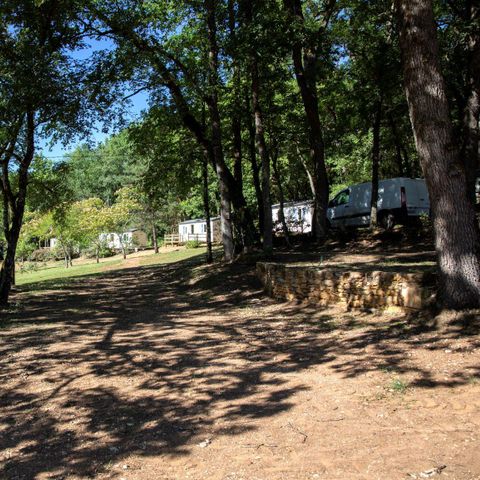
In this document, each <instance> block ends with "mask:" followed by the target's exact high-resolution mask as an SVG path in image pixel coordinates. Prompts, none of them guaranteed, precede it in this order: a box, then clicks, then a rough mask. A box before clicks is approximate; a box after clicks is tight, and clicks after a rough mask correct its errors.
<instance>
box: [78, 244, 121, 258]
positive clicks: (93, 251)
mask: <svg viewBox="0 0 480 480" xmlns="http://www.w3.org/2000/svg"><path fill="white" fill-rule="evenodd" d="M115 254H116V252H115V250H114V249H113V248H110V247H108V246H107V245H102V246H101V247H100V249H99V251H98V256H99V257H100V258H108V257H113V256H114V255H115ZM83 255H84V256H85V257H86V258H97V247H89V248H87V249H86V250H84V251H83Z"/></svg>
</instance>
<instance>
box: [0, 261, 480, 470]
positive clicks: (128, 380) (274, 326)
mask: <svg viewBox="0 0 480 480" xmlns="http://www.w3.org/2000/svg"><path fill="white" fill-rule="evenodd" d="M41 288H47V290H41ZM18 300H19V302H20V307H19V308H18V309H17V310H16V311H13V312H11V313H10V314H9V318H8V323H7V324H6V325H5V326H4V328H3V330H1V331H0V335H1V337H0V338H1V344H0V372H1V373H0V378H1V381H2V384H3V387H2V390H3V393H2V395H1V398H0V408H1V411H2V415H1V416H0V428H1V430H0V451H1V452H3V455H4V461H3V467H2V468H3V473H1V474H0V476H2V478H7V479H34V478H37V477H38V476H40V475H41V474H46V473H49V474H51V475H53V476H52V477H51V478H64V477H67V476H69V475H79V476H82V478H83V477H92V478H93V477H96V476H98V475H99V474H100V473H101V472H104V471H106V470H108V468H110V467H111V465H113V464H115V463H116V462H121V461H122V459H124V458H126V457H128V456H129V455H131V454H135V455H146V456H148V455H157V456H165V457H171V456H181V455H187V454H188V453H189V452H190V451H191V449H192V448H196V445H197V442H199V441H201V439H202V438H206V437H209V436H218V435H229V436H235V435H236V434H238V433H241V432H245V431H248V430H251V429H254V428H255V420H256V419H261V418H265V417H272V416H274V415H276V414H278V413H280V412H283V411H286V410H288V409H290V408H291V407H292V405H293V403H294V400H293V396H294V395H295V393H297V392H298V391H300V390H305V389H308V388H309V387H308V385H297V386H295V387H294V388H292V386H291V384H288V379H287V376H288V374H289V373H292V372H298V371H301V370H304V369H308V368H310V367H312V366H315V365H320V364H325V365H328V366H330V367H331V369H332V372H336V373H337V374H341V375H342V376H343V377H344V378H351V377H355V376H358V375H362V374H365V373H366V372H369V371H374V370H378V369H390V370H392V371H395V372H398V373H411V374H414V375H415V378H416V379H417V380H416V381H415V385H416V386H417V387H422V388H435V387H438V386H449V387H452V388H453V387H456V386H459V385H462V384H464V383H467V382H468V381H469V379H470V378H471V377H472V375H474V376H476V377H479V376H480V368H477V370H476V371H475V372H470V373H469V374H468V375H467V373H465V372H458V374H457V375H455V380H453V381H449V382H444V381H440V380H438V379H436V378H434V377H433V376H432V375H431V372H430V371H429V370H423V369H421V368H419V367H418V366H416V365H415V364H414V363H412V362H411V361H410V360H409V358H408V356H407V355H406V352H407V351H408V350H409V349H412V348H420V347H421V348H427V349H432V350H435V349H437V348H445V345H446V344H445V341H444V340H445V339H452V340H453V339H455V338H458V336H464V335H468V334H472V335H475V334H476V333H478V330H476V329H475V328H476V327H475V325H476V322H478V319H477V318H474V319H473V320H471V319H470V320H471V321H470V322H469V325H470V327H469V328H470V330H465V328H464V325H462V319H461V318H459V319H458V322H457V323H456V324H452V325H450V327H449V328H448V331H443V332H442V333H441V334H440V333H438V331H437V330H436V326H435V325H432V324H429V323H428V322H427V323H426V322H425V321H419V320H415V319H414V320H412V319H407V318H397V319H393V320H392V319H389V320H388V321H380V322H370V321H369V318H370V317H369V316H368V315H366V314H365V315H357V314H355V315H354V314H344V315H342V316H340V317H338V316H335V315H333V314H332V313H329V312H328V311H321V310H319V309H318V308H313V307H308V306H301V305H298V306H296V305H291V304H278V303H276V302H274V301H273V300H270V299H268V298H265V297H264V295H263V293H262V291H261V287H260V284H259V283H258V282H257V280H256V278H255V276H254V269H253V267H252V265H239V264H237V265H231V266H220V265H214V266H210V267H204V266H202V265H201V264H200V260H199V259H191V260H186V261H182V262H178V263H176V264H170V265H163V266H153V267H139V268H132V269H126V270H119V271H115V272H111V273H106V274H102V275H100V276H91V277H85V278H77V279H75V280H74V281H72V282H71V283H70V284H69V285H65V284H64V283H63V284H62V283H52V282H50V283H48V284H44V285H36V287H35V289H34V290H32V292H30V293H29V291H28V289H24V291H23V292H21V293H20V294H19V295H18ZM463 320H465V319H463ZM473 341H474V343H475V346H476V347H479V346H480V342H478V341H477V340H476V339H475V340H473ZM49 478H50V477H49Z"/></svg>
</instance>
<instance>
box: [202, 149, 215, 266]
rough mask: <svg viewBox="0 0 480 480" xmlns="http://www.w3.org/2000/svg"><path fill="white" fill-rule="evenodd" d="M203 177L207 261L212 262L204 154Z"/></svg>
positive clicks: (206, 167)
mask: <svg viewBox="0 0 480 480" xmlns="http://www.w3.org/2000/svg"><path fill="white" fill-rule="evenodd" d="M202 178H203V209H204V211H205V221H206V222H207V228H206V235H207V239H206V240H207V263H212V262H213V254H212V225H211V223H210V222H211V221H210V199H209V195H208V158H207V157H206V156H205V159H204V161H203V168H202Z"/></svg>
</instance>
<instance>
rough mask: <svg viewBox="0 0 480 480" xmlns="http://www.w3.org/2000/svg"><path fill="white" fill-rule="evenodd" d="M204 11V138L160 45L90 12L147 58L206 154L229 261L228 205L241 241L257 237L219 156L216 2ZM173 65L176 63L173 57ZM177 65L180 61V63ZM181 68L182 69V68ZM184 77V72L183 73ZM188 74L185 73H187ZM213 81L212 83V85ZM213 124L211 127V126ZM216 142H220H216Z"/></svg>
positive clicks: (210, 1)
mask: <svg viewBox="0 0 480 480" xmlns="http://www.w3.org/2000/svg"><path fill="white" fill-rule="evenodd" d="M204 6H205V11H206V13H207V29H208V36H209V43H210V51H209V67H210V78H209V81H210V89H209V92H207V95H205V98H204V100H205V102H206V103H207V104H208V106H209V112H210V116H211V119H212V120H213V121H212V125H211V130H212V132H215V135H216V138H212V139H210V138H208V136H207V133H206V129H205V128H204V126H202V124H201V122H199V121H198V119H197V118H196V117H195V115H194V114H193V112H192V110H191V108H190V107H189V105H188V102H187V99H186V98H185V96H184V94H183V91H182V88H181V87H180V84H179V82H178V80H177V78H176V77H175V75H174V73H173V72H172V71H171V70H170V69H169V67H168V66H167V64H166V63H164V61H163V60H162V55H161V54H160V55H159V52H164V49H163V47H162V45H160V44H158V43H156V42H154V41H152V40H151V39H148V38H145V37H143V36H141V35H139V34H138V33H137V32H135V30H134V29H132V28H131V26H130V25H129V24H122V23H121V22H120V21H118V18H113V17H107V16H106V15H105V14H104V13H103V12H102V11H101V10H99V9H93V11H94V13H95V14H96V15H97V16H98V18H99V19H101V20H102V21H103V22H105V23H106V24H107V25H108V27H109V28H110V29H111V30H112V31H113V32H114V33H115V34H116V35H118V36H120V37H122V38H124V39H126V40H128V41H129V42H131V44H132V45H133V46H134V47H135V48H136V49H138V51H139V52H140V53H143V54H144V55H146V56H147V58H148V60H149V61H150V62H151V64H152V66H153V67H154V68H155V69H156V71H157V72H158V74H159V76H160V78H161V79H162V81H163V82H164V84H165V87H166V88H167V89H168V91H169V93H170V95H171V97H172V100H173V101H174V103H175V106H176V108H177V110H178V114H179V116H180V118H181V120H182V122H183V124H184V126H185V128H187V129H188V130H189V131H190V132H191V133H192V135H193V136H194V138H195V140H196V141H197V142H198V144H199V145H200V146H201V147H202V149H204V150H205V151H207V152H208V156H209V161H210V163H211V165H212V167H213V169H214V171H215V173H216V174H217V177H218V180H219V192H220V197H221V205H222V208H221V224H222V229H223V233H222V239H223V246H224V250H225V251H226V252H227V253H226V258H227V260H228V259H231V258H233V228H232V216H231V205H230V203H231V204H232V205H233V208H234V209H235V211H238V212H239V213H240V214H239V215H238V216H237V217H236V218H237V222H238V225H239V229H242V230H243V232H245V234H244V238H245V241H246V242H249V244H253V243H254V242H255V240H256V238H257V235H256V231H255V227H254V225H253V219H252V217H251V215H250V213H249V212H248V208H247V203H246V200H245V197H244V195H243V192H242V189H241V188H239V186H238V184H237V182H236V181H235V178H234V176H233V175H232V173H231V171H230V170H229V168H228V166H227V165H226V163H225V159H224V157H223V148H222V144H221V135H220V136H218V133H219V132H220V116H219V114H218V101H217V104H215V98H212V95H211V94H210V93H211V92H213V93H214V94H215V95H217V96H218V92H217V77H218V75H217V70H218V69H217V68H216V65H217V63H218V62H217V56H218V47H217V42H216V18H215V6H216V0H204ZM172 61H173V62H174V63H177V66H178V62H177V60H176V59H175V58H174V57H173V58H172ZM180 63H181V62H180ZM182 67H183V66H182ZM183 73H184V74H185V73H186V72H185V71H183ZM187 75H188V72H187ZM212 82H213V83H212ZM213 123H214V124H213ZM219 140H220V143H218V142H219Z"/></svg>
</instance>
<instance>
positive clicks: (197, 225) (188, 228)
mask: <svg viewBox="0 0 480 480" xmlns="http://www.w3.org/2000/svg"><path fill="white" fill-rule="evenodd" d="M210 236H211V241H212V242H213V243H216V242H218V241H219V240H220V217H213V218H211V219H210ZM178 238H179V242H180V243H185V242H188V241H191V240H196V241H198V242H202V243H204V242H206V241H207V221H206V220H205V219H204V218H197V219H194V220H185V221H184V222H181V223H179V224H178Z"/></svg>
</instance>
